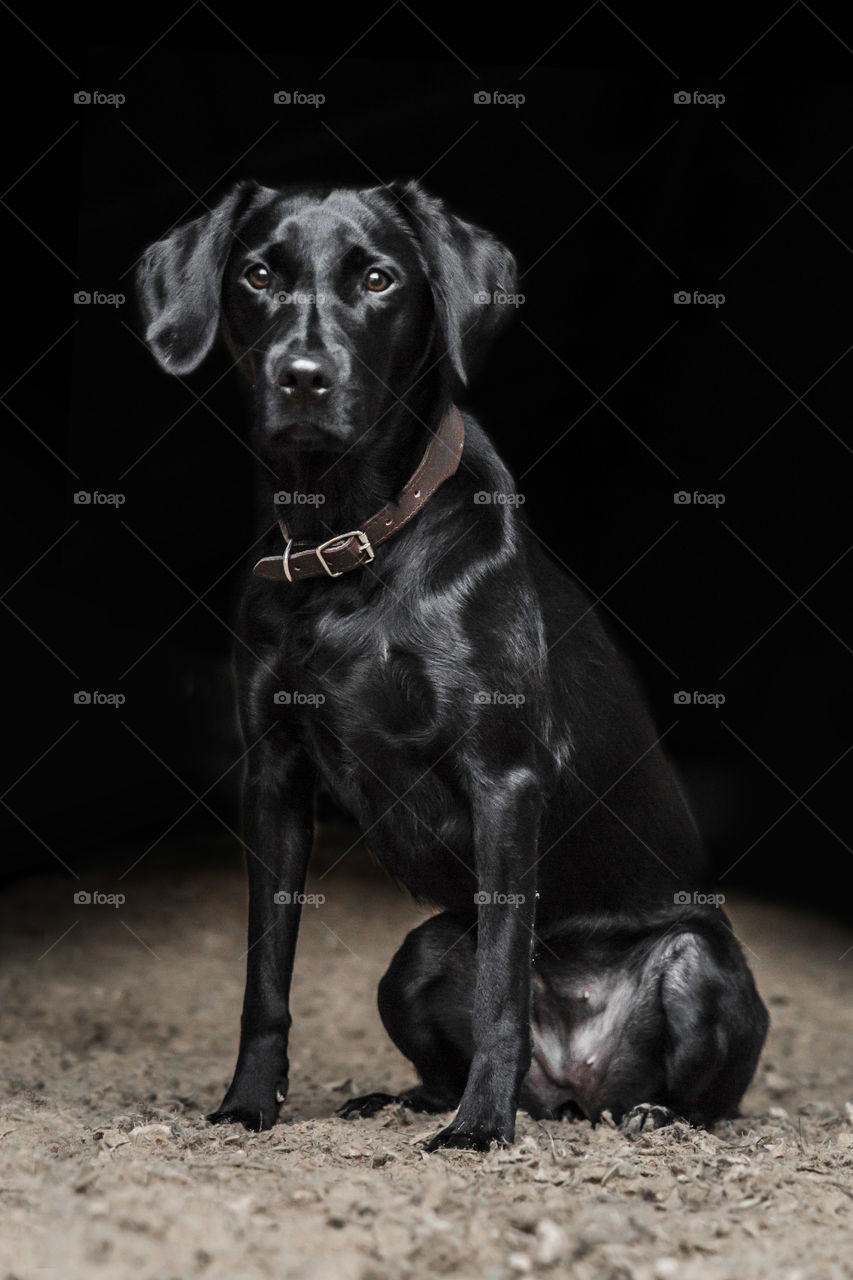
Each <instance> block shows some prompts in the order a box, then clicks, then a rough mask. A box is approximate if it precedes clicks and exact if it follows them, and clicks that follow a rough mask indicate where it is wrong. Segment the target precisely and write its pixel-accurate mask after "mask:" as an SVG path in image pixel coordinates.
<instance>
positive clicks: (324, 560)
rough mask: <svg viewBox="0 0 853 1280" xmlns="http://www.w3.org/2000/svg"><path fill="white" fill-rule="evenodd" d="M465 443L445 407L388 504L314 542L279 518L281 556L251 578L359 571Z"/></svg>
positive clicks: (456, 417) (455, 414)
mask: <svg viewBox="0 0 853 1280" xmlns="http://www.w3.org/2000/svg"><path fill="white" fill-rule="evenodd" d="M464 443H465V425H464V423H463V421H462V415H461V413H460V412H459V410H458V409H457V408H456V405H453V404H452V405H451V406H450V408H449V409H448V410H447V412H446V413H445V415H444V417H443V418H442V420H441V423H440V424H439V428H438V431H437V432H436V433H435V435H434V436H433V437H432V439H431V440H430V442H429V445H428V446H427V450H426V453H425V454H424V456H423V457H422V458H421V460H420V463H419V464H418V467H417V470H416V471H415V473H414V475H412V477H411V478H410V479H409V480H408V481H407V482H406V484H404V485H403V488H402V489H401V490H400V492H399V493H398V494H397V496H396V498H394V499H393V500H392V501H391V502H388V503H386V504H385V506H384V507H383V508H382V510H381V511H377V512H376V513H375V515H372V516H370V517H369V519H367V520H366V521H365V522H364V525H363V526H362V528H361V529H350V530H349V532H348V533H337V534H335V535H334V536H333V537H331V538H327V539H326V541H325V542H321V543H319V545H318V544H315V543H310V542H296V541H294V539H293V538H292V537H291V536H290V531H289V530H288V528H287V525H286V524H285V523H284V521H283V520H279V522H278V523H279V527H280V529H281V533H282V537H283V538H284V542H285V548H284V554H283V555H280V556H264V557H263V559H262V560H259V561H258V563H257V564H256V565H255V567H254V568H253V569H252V573H253V574H254V575H255V577H256V578H270V579H272V580H273V581H276V582H282V581H284V582H299V581H301V580H302V579H303V578H317V577H319V576H320V575H321V574H328V576H329V577H330V578H339V577H340V576H341V574H342V573H348V572H349V570H350V569H359V568H361V566H362V565H365V564H370V562H371V560H373V559H374V558H375V555H374V548H375V547H377V546H378V545H379V543H380V542H384V541H385V540H386V538H390V537H391V536H392V535H393V534H395V533H397V532H398V530H400V529H402V528H403V526H404V525H405V524H408V522H409V521H410V520H411V518H412V516H415V515H417V513H418V512H419V511H420V509H421V507H423V506H424V505H425V504H426V503H427V502H428V501H429V499H430V498H431V497H432V495H433V494H434V493H435V491H436V489H437V488H438V486H439V485H440V484H442V483H443V482H444V481H445V480H449V479H450V477H451V476H452V475H453V474H454V473H455V471H456V468H457V467H458V466H459V459H460V458H461V457H462V446H463V444H464Z"/></svg>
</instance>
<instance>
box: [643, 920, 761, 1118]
mask: <svg viewBox="0 0 853 1280" xmlns="http://www.w3.org/2000/svg"><path fill="white" fill-rule="evenodd" d="M715 924H716V922H715ZM657 958H658V959H659V961H660V966H661V976H660V995H661V1003H662V1006H663V1013H664V1018H665V1025H666V1049H665V1057H664V1067H665V1075H666V1098H665V1099H654V1098H649V1099H644V1101H647V1102H652V1103H653V1102H658V1101H661V1102H664V1103H665V1104H666V1105H667V1106H668V1107H669V1108H671V1110H672V1111H673V1112H675V1114H676V1115H678V1116H681V1117H683V1118H684V1119H686V1120H689V1121H690V1122H691V1123H693V1124H699V1125H707V1124H713V1123H714V1121H716V1120H721V1119H727V1118H731V1117H733V1116H736V1115H737V1113H738V1105H739V1103H740V1100H741V1098H742V1097H743V1095H744V1093H745V1092H746V1089H747V1086H748V1085H749V1082H750V1080H751V1079H752V1076H753V1074H754V1072H755V1068H756V1065H757V1063H758V1057H759V1054H760V1053H761V1050H762V1047H763V1045H764V1040H765V1037H766V1035H767V1028H768V1026H769V1022H770V1019H769V1017H768V1014H767V1010H766V1008H765V1007H764V1003H763V1001H762V1000H761V997H760V996H759V994H758V992H757V991H756V989H755V983H754V981H753V978H752V974H751V973H750V971H749V968H748V966H747V964H746V961H745V960H744V958H743V954H742V952H741V949H740V945H739V943H738V942H737V940H736V938H735V937H734V934H733V933H732V932H731V929H730V928H729V926H728V922H727V921H725V919H724V918H723V917H722V916H721V917H720V921H719V924H717V925H716V928H714V929H713V930H702V931H701V932H700V931H699V930H696V931H695V932H689V933H681V934H677V935H676V936H675V937H674V938H667V939H666V940H665V941H662V942H661V943H660V944H659V947H658V957H657ZM651 1123H652V1125H654V1127H657V1124H656V1123H655V1118H654V1117H652V1118H651Z"/></svg>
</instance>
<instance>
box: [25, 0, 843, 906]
mask: <svg viewBox="0 0 853 1280" xmlns="http://www.w3.org/2000/svg"><path fill="white" fill-rule="evenodd" d="M623 8H624V6H623ZM491 13H492V11H491V10H486V9H483V10H482V11H480V12H477V11H471V12H470V13H469V17H471V18H473V20H474V28H472V30H471V31H468V30H462V29H461V27H460V21H459V15H458V12H457V14H456V15H455V16H451V15H450V14H441V13H440V12H439V11H438V10H430V11H428V12H427V11H426V10H424V11H423V12H420V11H416V10H415V9H414V8H413V7H409V6H408V5H406V4H404V3H402V0H399V2H398V3H396V4H393V5H392V6H391V8H390V10H387V11H386V12H385V13H384V16H383V7H382V6H381V5H380V6H378V7H376V9H375V11H374V10H367V9H364V10H359V11H358V12H357V13H356V12H354V13H351V14H349V15H348V16H347V17H346V19H345V20H344V19H342V18H340V17H338V18H335V19H334V20H333V19H332V18H331V16H329V15H326V16H325V17H324V15H323V13H322V12H321V11H320V10H319V7H317V11H316V12H312V13H310V14H303V15H301V16H297V15H293V14H291V13H288V14H286V15H284V14H282V15H277V14H275V13H272V12H270V11H269V10H262V11H261V10H259V11H257V12H255V11H253V10H252V9H251V8H250V7H245V8H244V9H242V10H237V9H231V10H228V11H225V10H224V9H222V8H218V9H217V8H216V6H208V5H207V4H204V3H196V4H195V5H193V6H192V7H191V8H190V10H189V11H187V12H186V13H185V14H184V15H183V16H180V10H177V11H173V12H172V13H171V15H169V16H168V17H167V16H165V15H156V14H155V13H154V11H153V10H146V11H144V12H143V11H141V10H140V11H137V12H135V13H133V14H132V15H131V14H130V12H129V11H128V12H127V13H125V14H123V15H122V20H123V21H125V22H126V23H127V24H128V25H127V27H126V29H125V30H124V31H122V30H121V29H119V28H118V27H117V26H116V23H117V22H118V21H119V18H118V17H117V16H116V15H115V13H112V15H108V16H107V18H104V17H103V16H101V15H98V14H96V12H95V11H94V10H89V11H86V12H84V13H83V14H82V15H81V14H76V15H75V16H74V19H73V23H74V25H73V27H71V25H69V27H68V28H67V29H63V28H62V27H57V26H56V25H54V26H52V27H51V28H50V29H48V28H47V27H46V26H42V27H39V26H38V24H37V22H33V25H32V27H31V28H30V29H25V27H24V25H23V24H22V23H21V22H20V21H18V20H17V19H16V18H15V17H14V16H8V22H7V26H8V32H9V34H10V36H11V38H12V40H13V42H14V46H15V47H17V49H18V50H19V55H18V56H19V58H20V61H19V63H18V67H19V70H20V72H21V76H20V79H19V81H18V82H17V83H15V82H14V81H13V80H11V79H10V80H7V93H8V102H7V115H6V119H7V130H8V131H7V134H6V139H5V141H6V152H7V166H6V169H7V174H6V182H5V183H4V184H3V185H4V187H9V184H12V185H11V189H10V190H9V191H8V192H7V193H6V194H5V195H4V206H5V207H4V209H3V210H2V216H3V218H4V220H5V223H4V225H5V234H6V238H7V239H6V245H7V263H6V272H7V291H6V301H7V305H6V320H7V339H6V343H5V351H6V355H7V369H6V375H5V379H4V386H6V387H8V388H9V390H8V391H7V392H6V393H5V395H4V398H3V401H2V404H3V408H4V417H5V419H6V421H5V439H6V442H7V445H8V447H9V451H10V452H9V457H8V462H7V466H6V469H5V470H6V484H5V485H4V494H5V497H4V502H3V506H4V510H5V513H6V514H7V515H8V516H9V531H8V533H7V535H6V539H5V551H6V554H5V562H4V577H5V580H6V581H5V584H4V587H3V590H4V592H6V594H5V595H4V596H3V600H4V605H5V608H4V610H3V627H4V652H5V655H6V685H7V693H6V697H5V699H4V702H5V710H6V716H5V720H4V723H5V728H6V734H5V737H6V745H7V752H6V762H5V765H4V773H5V778H6V781H5V783H4V788H3V789H4V792H5V795H4V798H3V806H4V807H3V809H2V810H0V815H2V823H3V849H4V855H5V858H6V862H7V864H8V867H9V869H10V871H12V872H13V873H16V874H20V873H22V872H26V871H27V870H29V869H32V868H34V867H39V868H45V867H47V866H54V865H55V863H54V859H55V858H58V859H60V860H61V861H63V862H64V863H66V864H67V865H68V866H69V867H70V868H72V870H76V869H79V867H80V866H81V865H83V864H84V863H85V862H86V861H87V860H88V859H90V858H92V857H94V856H96V855H98V854H99V852H100V853H103V854H105V855H107V856H114V854H113V851H114V850H115V849H117V848H118V847H119V846H129V847H132V848H138V849H139V850H140V851H144V849H146V848H147V847H148V846H149V845H150V844H152V842H154V841H155V840H157V839H158V838H159V837H160V836H162V835H163V834H164V833H167V832H168V833H169V838H173V837H174V836H180V835H182V834H185V833H188V832H190V831H193V832H195V833H202V834H205V833H209V832H210V833H212V832H213V831H216V832H220V831H221V827H222V821H223V820H224V821H225V822H226V823H227V824H228V825H229V826H232V827H233V826H234V824H235V823H236V809H235V794H236V784H237V781H238V775H239V767H231V766H233V765H234V762H235V761H236V760H237V758H238V756H239V753H240V747H239V744H238V741H237V738H236V733H235V729H234V718H233V714H232V710H231V704H230V689H229V677H228V663H229V655H230V648H231V644H232V637H231V634H230V632H229V627H228V623H229V620H230V618H231V617H232V616H233V609H234V604H235V599H236V596H237V593H238V592H239V590H240V584H241V582H242V581H243V579H244V577H245V575H246V573H247V572H248V566H249V565H250V564H251V560H252V557H251V551H250V543H251V540H252V532H251V523H250V486H251V476H252V458H251V456H250V453H249V451H248V449H247V447H246V445H245V444H244V442H243V441H244V427H243V424H244V418H243V408H242V403H241V400H240V396H239V390H238V387H237V385H236V380H235V378H234V376H233V375H231V374H229V372H228V362H227V359H226V358H225V357H224V356H222V355H218V356H214V357H213V358H211V360H210V361H209V362H208V364H207V365H205V366H204V367H203V369H202V370H201V371H200V372H199V373H198V374H196V375H194V376H193V377H191V378H190V379H189V380H188V381H187V383H186V385H182V384H181V383H179V382H177V381H175V380H170V379H168V378H166V377H165V376H164V375H162V374H161V373H160V372H159V371H158V370H157V368H156V367H155V365H154V362H153V360H152V359H151V357H150V356H149V355H148V353H147V351H146V350H145V349H144V347H143V346H142V344H141V342H140V340H139V336H138V317H137V315H136V311H135V306H134V303H133V300H132V285H131V278H132V277H131V274H129V273H130V272H131V269H132V265H133V263H134V260H135V259H136V257H137V255H138V254H139V253H140V252H141V250H142V249H143V248H144V246H145V245H146V244H147V243H148V242H150V241H151V240H153V239H156V238H158V237H159V236H161V235H162V234H163V233H164V232H165V231H166V229H167V228H168V227H169V226H171V225H172V224H173V223H175V222H177V221H179V220H181V219H182V218H184V217H186V216H190V215H193V214H197V213H199V212H201V211H202V209H203V208H204V207H205V206H209V205H210V204H211V203H212V202H213V201H214V200H215V199H216V198H217V197H218V195H219V193H220V192H221V191H222V190H224V189H225V187H226V186H227V184H228V183H229V182H230V181H233V180H234V179H236V178H237V177H243V176H255V177H257V178H259V179H260V180H261V181H263V182H266V183H268V184H269V185H275V184H276V183H278V182H282V181H288V182H291V181H298V180H300V179H303V178H304V179H306V180H311V179H321V180H331V181H340V182H342V183H357V184H362V183H363V184H365V185H372V184H374V183H376V182H377V181H387V180H390V179H391V178H393V177H400V176H412V177H421V176H422V175H423V180H424V183H425V185H426V186H427V187H429V188H430V189H432V190H433V191H434V192H436V193H438V194H441V195H442V196H444V197H445V198H446V199H447V200H448V201H449V202H450V203H451V205H452V206H454V207H455V208H456V209H457V210H458V211H459V212H461V213H463V214H464V215H466V216H468V217H470V218H471V219H473V220H474V221H476V222H478V223H480V224H482V225H484V226H487V227H489V228H490V229H491V230H493V231H494V232H496V233H497V234H498V235H499V236H501V237H502V238H503V239H504V240H505V241H506V242H507V243H508V244H510V245H511V246H512V248H513V249H514V251H515V252H516V254H517V256H518V258H519V261H520V264H521V271H522V281H521V286H520V288H521V290H522V293H523V302H520V304H519V305H518V307H517V315H516V318H515V323H514V324H513V325H512V326H510V328H509V329H508V330H507V332H506V333H505V335H504V336H503V337H502V338H501V340H500V343H499V345H498V347H497V348H496V349H495V351H494V352H493V353H492V355H491V358H490V360H489V362H488V364H487V366H486V367H485V369H484V371H483V374H482V376H481V378H480V380H479V382H478V384H477V385H476V386H475V387H474V388H472V389H471V393H470V396H469V397H468V401H467V403H468V404H469V405H470V406H471V407H472V408H473V409H475V411H476V412H477V413H478V415H479V416H480V418H481V420H482V421H483V423H484V424H485V425H486V427H487V429H488V430H489V431H490V432H491V434H492V435H493V437H494V439H495V440H496V442H497V443H498V446H499V448H500V450H501V452H502V453H503V456H504V457H505V458H506V460H507V461H508V463H509V464H510V466H511V468H512V470H513V471H514V473H515V475H516V477H517V478H518V488H519V490H520V492H521V493H523V494H524V496H525V504H524V507H523V509H522V517H523V518H524V519H525V520H526V521H527V522H528V523H529V524H530V526H531V527H532V528H533V530H534V531H535V532H536V534H537V535H538V536H539V537H540V538H541V539H542V540H543V541H544V542H545V543H546V544H547V546H548V547H549V548H550V549H551V550H552V553H553V554H555V555H556V556H557V557H558V558H559V559H561V560H562V561H563V562H564V563H565V564H566V565H567V566H568V567H569V568H570V569H571V570H572V571H573V572H574V573H575V574H576V575H577V576H578V577H579V579H580V580H581V581H582V582H583V583H584V584H586V586H587V587H588V589H589V591H590V593H591V595H593V596H594V597H601V598H602V604H601V608H602V609H604V611H605V613H606V616H607V617H608V619H609V621H610V623H611V624H612V626H613V628H614V630H615V632H616V633H617V634H618V635H619V637H620V639H621V642H622V644H623V645H624V647H625V648H626V649H627V650H628V652H629V653H630V654H631V656H632V658H633V660H634V662H635V664H636V666H637V668H638V670H639V672H640V674H641V676H642V679H643V681H644V682H645V685H646V687H647V689H648V691H649V696H650V699H651V702H652V704H653V708H654V711H655V716H656V719H657V722H658V724H659V726H660V729H661V732H664V731H665V732H666V744H667V746H668V748H669V750H670V752H671V753H672V756H673V758H674V759H675V761H676V763H677V765H678V767H679V769H680V771H681V773H682V776H683V777H684V779H685V781H686V784H687V786H688V789H689V792H690V795H691V798H692V801H693V805H694V809H695V811H696V813H697V817H698V818H699V821H700V823H701V825H702V827H703V829H704V831H705V834H706V837H707V840H708V844H709V848H710V850H711V853H712V856H713V859H714V862H715V865H716V868H717V871H718V873H719V874H720V875H721V876H722V887H723V888H725V887H726V886H728V885H735V884H737V885H741V886H745V887H748V888H750V889H751V890H753V891H757V892H760V893H762V894H765V895H768V896H773V897H784V898H790V899H795V900H800V901H811V902H814V903H819V904H823V905H824V906H825V907H826V908H827V909H829V910H832V911H838V912H845V911H847V909H848V900H847V898H846V896H845V885H846V883H847V882H848V881H849V879H850V875H849V873H850V869H851V866H853V851H851V847H850V846H851V843H853V841H851V830H850V822H849V816H848V815H849V806H848V803H847V791H848V786H847V780H848V778H849V776H850V772H849V771H850V763H851V760H853V754H851V755H849V756H846V755H845V752H847V751H848V750H849V749H850V747H851V743H853V732H852V731H851V727H850V711H851V693H850V680H849V675H850V669H851V648H850V645H851V643H853V641H851V636H850V628H849V603H848V602H849V599H850V577H851V566H853V556H847V554H846V553H847V552H848V550H849V548H850V546H851V543H853V537H851V522H850V517H849V501H848V496H849V493H850V481H851V475H853V456H851V445H853V438H851V432H850V429H849V425H848V424H849V411H848V403H849V399H850V397H849V390H848V389H849V385H850V383H849V373H850V368H851V362H853V323H851V320H853V316H852V315H851V313H852V312H853V306H851V296H853V295H851V284H853V227H851V218H850V179H851V173H853V152H851V150H850V149H851V147H853V111H851V105H853V91H852V87H851V82H853V51H851V48H850V47H849V46H853V30H848V29H845V28H842V27H840V26H839V24H838V21H837V19H836V18H833V17H831V16H830V15H829V13H826V14H821V13H818V11H817V10H816V9H814V8H810V7H809V6H807V5H805V4H801V3H797V4H795V5H793V6H792V7H791V9H790V10H788V11H786V10H785V6H784V5H780V6H778V7H774V6H772V5H766V6H761V7H758V8H755V9H751V10H749V11H748V12H743V13H739V14H735V15H732V14H728V15H725V14H723V12H722V11H721V10H720V9H719V7H718V6H713V8H712V7H710V6H708V7H707V8H705V9H702V8H701V7H700V8H699V9H694V10H693V11H692V13H693V17H692V21H693V23H694V24H695V25H694V26H692V27H690V28H689V29H687V28H686V27H683V26H682V27H679V26H677V25H676V26H673V25H672V24H671V23H670V21H669V19H668V16H666V15H664V14H663V13H662V12H657V11H654V10H650V11H647V12H646V11H638V12H634V11H633V10H628V9H625V11H624V12H622V11H621V10H620V12H619V13H617V11H616V9H615V7H609V6H608V5H606V4H603V3H596V4H593V5H592V6H591V7H590V8H587V6H586V5H581V6H577V7H576V8H571V7H570V8H568V9H565V10H562V11H561V12H560V14H559V15H557V14H556V13H553V12H551V11H549V10H546V9H544V8H543V10H542V11H541V12H540V13H539V14H537V13H536V12H535V11H531V12H526V13H525V15H524V21H523V23H522V24H521V29H518V30H516V29H514V28H513V29H507V28H505V27H501V28H500V29H499V30H495V29H494V28H493V27H492V25H491V21H492V20H491ZM176 18H177V19H179V20H178V21H177V22H176ZM27 22H28V23H30V22H31V17H30V16H27ZM70 22H71V19H69V24H70ZM170 23H175V25H174V26H173V27H172V28H171V29H170V30H167V28H168V27H169V24H170ZM371 23H375V25H374V26H373V27H372V28H371ZM426 23H428V24H429V28H428V27H427V26H426ZM827 23H831V24H832V26H831V29H830V27H829V26H828V25H827ZM626 24H628V25H626ZM131 28H132V35H128V34H127V32H128V31H129V30H131ZM369 28H370V29H369ZM475 28H476V29H475ZM164 33H165V34H164ZM152 46H153V47H152ZM309 54H310V57H308V56H307V55H309ZM34 80H35V82H36V84H37V89H35V90H34V89H33V88H32V84H33V81H34ZM80 93H84V94H86V93H88V94H91V95H93V98H95V100H93V101H89V102H77V101H75V100H74V97H75V94H80ZM276 93H289V94H291V95H292V100H291V101H290V102H289V103H286V102H282V103H276V102H275V101H274V95H275V94H276ZM297 93H301V94H306V95H323V96H324V97H325V101H324V102H323V103H322V104H321V105H312V104H310V103H307V102H298V101H295V100H293V99H295V97H296V95H297ZM483 93H486V94H491V95H492V100H491V102H477V101H476V100H475V95H477V94H483ZM97 94H101V95H124V98H125V101H124V102H122V103H121V104H120V105H112V104H111V103H109V102H105V101H98V100H96V95H97ZM677 94H686V95H687V96H688V97H689V99H690V100H689V101H687V102H679V101H676V100H675V95H677ZM499 95H510V96H511V95H523V96H524V101H523V102H522V103H518V102H516V103H512V102H510V101H499V100H497V99H498V97H499ZM702 95H704V100H703V99H702ZM720 95H722V96H723V97H724V101H720ZM711 98H713V99H714V100H713V101H711V100H709V99H711ZM681 291H684V292H686V293H687V294H688V295H690V297H691V301H690V303H689V304H684V303H677V302H676V301H675V295H676V294H677V293H679V292H681ZM79 292H83V293H85V294H90V295H93V297H94V296H95V295H98V296H99V300H93V301H91V302H89V303H88V304H85V303H77V302H75V295H76V294H77V293H79ZM694 294H696V295H701V297H702V298H704V299H706V300H705V301H700V300H699V298H698V297H696V298H694ZM110 295H125V298H126V300H125V301H124V302H123V303H122V302H117V300H116V299H115V298H114V299H113V301H114V302H117V305H112V304H111V303H110V302H109V301H105V300H104V298H105V297H107V298H108V297H109V296H110ZM709 298H713V299H714V300H708V299H709ZM721 299H722V300H721ZM209 389H210V390H209ZM79 491H84V492H88V493H92V492H95V491H97V492H98V493H99V494H107V495H115V494H118V495H121V498H122V504H121V505H120V506H117V505H115V504H114V503H101V502H92V503H90V504H88V505H81V504H76V503H75V502H74V495H75V493H77V492H79ZM677 493H687V494H689V495H690V496H691V497H693V496H694V495H700V496H708V495H717V496H716V497H715V498H714V501H713V502H709V501H705V502H700V501H695V500H694V501H691V502H689V503H685V502H677V501H675V498H674V495H675V494H677ZM721 499H722V500H721ZM199 597H201V599H200V601H199V599H198V598H199ZM81 690H82V691H88V692H92V691H98V693H99V694H104V693H106V694H109V695H116V694H118V695H121V696H122V697H123V698H124V699H125V702H124V704H123V705H122V706H120V707H116V706H114V705H111V704H109V703H107V704H102V705H97V704H96V703H95V702H93V703H90V704H89V705H85V704H83V705H81V704H79V703H75V700H74V695H75V693H77V692H79V691H81ZM681 691H686V692H687V693H688V694H690V695H691V701H690V702H689V703H687V704H685V703H684V702H683V701H678V700H677V698H676V695H677V694H678V693H679V692H681ZM695 693H699V694H701V695H703V697H708V698H711V699H712V701H705V702H700V703H697V702H696V700H695V698H693V695H694V694H695ZM721 697H724V699H725V701H724V702H720V698H721ZM6 788H9V789H8V790H6ZM199 795H202V801H201V802H200V803H199V802H196V799H195V798H196V797H197V796H199ZM732 864H736V865H735V866H734V869H730V868H732Z"/></svg>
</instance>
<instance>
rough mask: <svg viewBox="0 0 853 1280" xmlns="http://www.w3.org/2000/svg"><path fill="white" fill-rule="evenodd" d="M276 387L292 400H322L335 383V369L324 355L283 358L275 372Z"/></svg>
mask: <svg viewBox="0 0 853 1280" xmlns="http://www.w3.org/2000/svg"><path fill="white" fill-rule="evenodd" d="M277 378H278V385H279V386H280V387H281V390H282V391H283V392H284V394H285V395H286V396H289V397H290V398H292V399H294V400H303V401H306V402H307V401H315V400H322V398H323V396H327V395H328V394H329V392H330V391H331V389H332V387H333V385H334V382H335V367H334V365H333V364H332V361H331V360H330V359H329V357H328V356H326V355H290V356H285V357H284V359H283V360H282V361H281V363H280V364H279V366H278V370H277Z"/></svg>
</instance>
